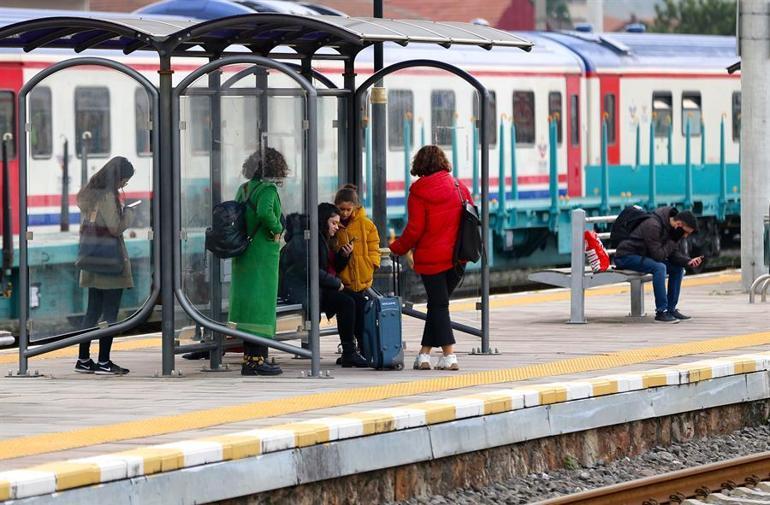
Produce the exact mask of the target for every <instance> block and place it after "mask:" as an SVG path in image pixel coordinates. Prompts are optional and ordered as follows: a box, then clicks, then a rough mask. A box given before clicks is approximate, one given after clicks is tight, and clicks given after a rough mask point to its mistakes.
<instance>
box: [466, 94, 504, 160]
mask: <svg viewBox="0 0 770 505" xmlns="http://www.w3.org/2000/svg"><path fill="white" fill-rule="evenodd" d="M472 101H473V117H474V118H477V117H479V94H478V93H476V92H475V91H474V92H473V98H472ZM497 128H498V125H497V94H496V93H495V92H494V91H492V90H490V91H489V117H487V130H488V131H489V146H490V147H494V146H495V145H496V144H497Z"/></svg>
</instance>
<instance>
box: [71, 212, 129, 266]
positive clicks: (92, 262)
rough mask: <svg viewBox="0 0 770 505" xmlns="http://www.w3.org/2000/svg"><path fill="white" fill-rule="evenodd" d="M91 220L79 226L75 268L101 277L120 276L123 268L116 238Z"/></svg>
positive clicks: (121, 255) (121, 252) (121, 254)
mask: <svg viewBox="0 0 770 505" xmlns="http://www.w3.org/2000/svg"><path fill="white" fill-rule="evenodd" d="M94 221H95V220H94V219H92V220H90V221H87V222H85V223H82V224H81V225H80V245H79V247H78V259H77V261H75V266H76V267H77V268H79V269H81V270H84V271H86V272H91V273H95V274H101V275H121V274H122V273H123V269H124V268H125V265H124V259H123V250H122V248H121V247H120V240H119V239H118V237H116V236H114V235H112V234H111V233H110V231H109V230H108V229H107V228H106V227H104V226H98V225H97V224H96V223H95V222H94Z"/></svg>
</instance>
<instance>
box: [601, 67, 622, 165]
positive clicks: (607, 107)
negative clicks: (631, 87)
mask: <svg viewBox="0 0 770 505" xmlns="http://www.w3.org/2000/svg"><path fill="white" fill-rule="evenodd" d="M599 86H600V91H599V94H600V95H601V111H602V113H601V114H602V115H601V120H604V119H606V120H607V163H609V164H610V165H618V164H620V131H619V130H618V113H617V110H618V103H619V99H620V78H619V77H618V76H603V77H602V78H601V79H600V85H599ZM601 124H602V123H601V122H599V135H601ZM599 144H600V145H601V137H600V140H599Z"/></svg>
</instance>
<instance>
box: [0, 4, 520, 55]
mask: <svg viewBox="0 0 770 505" xmlns="http://www.w3.org/2000/svg"><path fill="white" fill-rule="evenodd" d="M42 12H44V11H33V10H25V9H8V10H5V11H3V13H2V17H0V47H19V48H22V49H24V50H25V51H33V50H35V49H37V48H40V47H55V48H66V49H73V50H74V51H76V52H80V51H83V50H85V49H89V48H94V49H113V50H122V51H123V52H125V53H130V52H133V51H136V50H139V49H151V50H161V49H166V50H169V51H173V53H174V54H176V55H182V54H191V55H195V54H196V53H197V54H200V53H199V52H196V51H191V52H189V53H188V51H189V50H190V49H191V48H193V47H195V46H201V47H204V48H210V49H211V50H212V51H214V52H216V51H220V52H221V51H224V50H226V49H227V48H228V47H230V46H231V45H242V46H246V47H248V48H249V49H250V50H252V51H254V52H256V53H260V54H265V55H267V54H269V52H270V51H271V50H272V49H273V48H275V47H277V46H289V47H292V48H294V49H295V50H296V51H297V52H299V53H302V54H312V53H313V52H315V51H316V50H318V49H320V48H322V47H333V48H336V49H337V50H338V51H339V52H341V53H343V54H347V55H355V53H357V52H358V51H359V50H360V49H362V48H364V47H366V46H368V45H370V44H373V43H375V42H395V43H398V44H402V45H406V44H409V43H433V44H439V45H442V46H444V47H450V46H452V45H455V44H462V45H475V46H480V47H484V48H486V49H491V48H492V47H495V46H506V47H519V48H521V49H523V50H526V51H528V50H530V49H531V48H532V43H531V42H529V41H527V40H525V39H523V38H521V37H518V36H516V35H513V34H511V33H508V32H504V31H501V30H497V29H495V28H490V27H488V26H479V25H473V24H469V23H454V22H435V21H426V20H393V19H377V18H351V17H344V16H299V15H289V14H247V15H240V16H231V17H226V18H220V19H213V20H208V21H199V20H192V19H184V18H178V17H173V16H144V15H129V14H115V15H112V14H104V15H101V14H100V15H99V16H86V15H83V16H73V15H72V13H71V12H67V11H51V12H47V13H48V14H51V15H48V16H46V17H34V16H33V14H37V15H40V14H41V13H42Z"/></svg>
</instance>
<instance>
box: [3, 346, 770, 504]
mask: <svg viewBox="0 0 770 505" xmlns="http://www.w3.org/2000/svg"><path fill="white" fill-rule="evenodd" d="M768 367H770V352H765V353H757V354H745V355H742V356H733V357H728V358H718V359H711V360H703V361H696V362H693V363H686V364H681V365H675V366H670V367H665V368H658V369H654V370H649V371H643V372H629V373H622V374H618V375H609V376H605V377H598V378H594V379H588V380H577V381H572V382H565V383H553V384H541V385H536V386H521V387H517V388H510V389H501V390H498V391H491V392H486V393H481V394H473V395H467V396H460V397H455V398H447V399H442V400H434V401H426V402H420V403H412V404H408V405H403V406H400V407H391V408H381V409H373V410H369V411H366V412H358V413H355V414H346V415H340V416H333V417H324V418H319V419H313V420H309V421H303V422H297V423H290V424H282V425H277V426H272V427H269V428H261V429H256V430H249V431H243V432H240V433H232V434H228V435H220V436H215V437H209V438H203V439H197V440H187V441H181V442H174V443H170V444H162V445H155V446H150V447H143V448H139V449H133V450H131V451H124V452H118V453H114V454H108V455H103V456H95V457H90V458H80V459H73V460H69V461H64V462H57V463H47V464H45V465H39V466H35V467H31V468H27V469H23V470H12V471H8V472H4V473H0V500H6V499H9V498H13V499H18V498H25V497H29V496H35V495H43V494H49V493H53V492H55V491H63V490H66V489H72V488H76V487H82V486H88V485H93V484H99V483H104V482H109V481H113V480H120V479H126V478H131V477H137V476H142V475H150V474H154V473H159V472H168V471H172V470H177V469H180V468H187V467H192V466H198V465H203V464H206V463H215V462H220V461H228V460H233V459H240V458H246V457H250V456H255V455H257V454H264V453H269V452H275V451H281V450H285V449H293V448H298V447H307V446H311V445H317V444H324V443H328V442H332V441H336V440H343V439H349V438H355V437H361V436H367V435H371V434H376V433H383V432H390V431H397V430H404V429H408V428H416V427H420V426H425V425H431V424H437V423H444V422H449V421H456V420H459V419H467V418H470V417H477V416H482V415H489V414H495V413H502V412H509V411H514V410H519V409H524V408H528V407H535V406H539V405H548V404H553V403H559V402H565V401H569V400H577V399H583V398H591V397H596V396H602V395H607V394H613V393H622V392H627V391H633V390H640V389H646V388H650V387H659V386H677V385H683V384H691V383H694V382H698V381H702V380H706V379H710V378H715V377H724V376H728V375H736V374H742V373H748V372H754V371H760V370H768Z"/></svg>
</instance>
